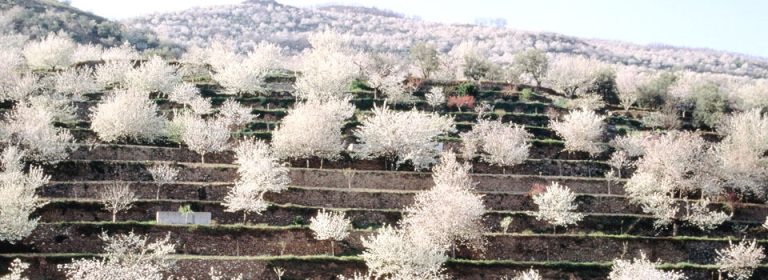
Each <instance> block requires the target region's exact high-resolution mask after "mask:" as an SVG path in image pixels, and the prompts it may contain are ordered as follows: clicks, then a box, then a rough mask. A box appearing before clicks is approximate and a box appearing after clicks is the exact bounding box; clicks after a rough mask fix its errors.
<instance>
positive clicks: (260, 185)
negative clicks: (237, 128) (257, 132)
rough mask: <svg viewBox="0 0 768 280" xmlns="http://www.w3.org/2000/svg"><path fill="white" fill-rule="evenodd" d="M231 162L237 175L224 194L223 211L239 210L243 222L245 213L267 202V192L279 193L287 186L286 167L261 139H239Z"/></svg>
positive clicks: (259, 210)
mask: <svg viewBox="0 0 768 280" xmlns="http://www.w3.org/2000/svg"><path fill="white" fill-rule="evenodd" d="M235 158H236V159H235V164H237V165H238V167H237V173H238V174H239V175H240V178H239V179H238V180H237V181H236V182H235V186H234V187H232V189H231V190H230V191H229V193H228V194H227V196H226V197H224V203H222V205H224V207H226V210H225V211H227V212H237V211H243V224H245V223H246V221H247V220H246V219H247V215H248V213H257V214H260V213H261V212H263V211H264V210H266V209H267V206H269V204H268V203H267V201H266V200H265V199H264V194H265V193H267V192H276V193H279V192H281V191H283V190H285V189H287V188H288V184H289V183H290V181H291V180H290V178H289V177H288V168H286V167H284V166H282V165H281V164H280V163H279V162H278V158H277V157H276V156H275V155H274V154H273V153H272V151H271V150H270V149H269V145H267V144H266V143H264V142H263V141H255V140H252V139H247V140H242V141H240V143H239V144H238V146H237V148H235Z"/></svg>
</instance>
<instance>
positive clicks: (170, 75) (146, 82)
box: [125, 56, 181, 93]
mask: <svg viewBox="0 0 768 280" xmlns="http://www.w3.org/2000/svg"><path fill="white" fill-rule="evenodd" d="M179 83H181V76H179V75H178V74H177V73H176V67H174V66H171V65H168V63H166V62H165V61H164V60H163V59H162V58H160V57H159V56H152V57H151V58H149V60H147V61H146V62H144V63H142V64H141V66H139V67H137V68H133V69H131V70H130V71H128V72H127V73H125V87H126V88H129V89H132V90H136V91H141V92H162V93H169V92H171V91H173V88H174V87H175V86H176V85H177V84H179Z"/></svg>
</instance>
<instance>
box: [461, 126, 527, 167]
mask: <svg viewBox="0 0 768 280" xmlns="http://www.w3.org/2000/svg"><path fill="white" fill-rule="evenodd" d="M460 136H461V140H462V143H464V145H463V146H462V154H463V155H464V157H465V158H473V157H474V156H475V155H476V154H477V153H480V158H481V159H482V160H483V161H485V162H487V163H490V164H492V165H498V166H501V167H502V171H503V173H506V168H505V167H506V166H513V165H517V164H521V163H523V162H524V161H525V160H526V159H528V150H529V149H530V146H531V144H530V139H531V134H530V133H528V132H527V131H525V128H524V127H523V126H522V125H517V124H512V123H507V124H504V123H502V122H501V120H499V121H489V120H480V121H478V122H477V123H476V124H475V125H474V126H473V127H472V130H471V131H469V132H465V133H461V134H460Z"/></svg>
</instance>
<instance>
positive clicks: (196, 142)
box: [173, 112, 231, 163]
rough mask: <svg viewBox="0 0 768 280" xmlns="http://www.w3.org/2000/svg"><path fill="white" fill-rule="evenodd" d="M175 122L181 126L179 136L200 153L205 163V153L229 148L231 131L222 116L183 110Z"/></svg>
mask: <svg viewBox="0 0 768 280" xmlns="http://www.w3.org/2000/svg"><path fill="white" fill-rule="evenodd" d="M173 124H174V125H175V126H177V127H178V128H179V130H180V131H178V133H179V138H180V140H181V142H183V143H184V144H186V145H187V147H188V148H189V149H190V150H192V151H195V152H196V153H198V154H199V155H200V162H201V163H205V155H206V154H209V153H216V152H221V151H224V150H226V149H228V148H229V144H228V141H229V138H230V137H231V131H230V129H229V123H227V122H226V121H224V119H222V118H208V119H204V118H203V117H201V116H199V115H197V114H194V113H188V112H183V113H181V114H178V115H176V116H174V118H173Z"/></svg>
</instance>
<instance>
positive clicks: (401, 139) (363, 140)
mask: <svg viewBox="0 0 768 280" xmlns="http://www.w3.org/2000/svg"><path fill="white" fill-rule="evenodd" d="M372 111H373V115H372V116H369V117H367V118H365V119H363V120H362V123H361V125H360V127H358V129H357V130H356V131H355V136H356V137H357V138H358V139H359V140H358V141H359V142H360V146H361V148H360V150H359V151H358V152H357V153H358V156H360V157H363V158H371V157H388V158H393V159H397V164H398V165H399V164H402V163H405V162H406V161H410V162H411V163H412V164H413V165H414V167H415V168H416V169H425V168H427V167H429V166H430V165H431V164H434V163H435V162H436V158H437V156H438V155H439V154H440V150H439V149H438V143H437V139H436V138H437V137H438V136H440V135H443V134H445V133H449V132H453V131H454V122H453V120H452V119H451V118H450V117H447V116H440V115H438V114H436V113H431V114H430V113H425V112H420V111H416V110H411V111H405V112H402V111H393V110H390V109H389V108H388V107H387V105H386V104H384V106H381V107H374V108H373V110H372Z"/></svg>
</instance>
